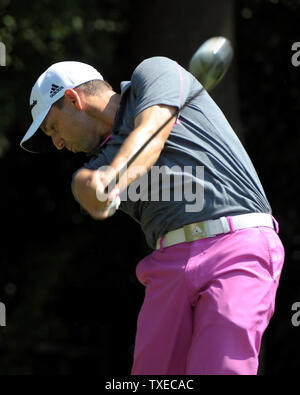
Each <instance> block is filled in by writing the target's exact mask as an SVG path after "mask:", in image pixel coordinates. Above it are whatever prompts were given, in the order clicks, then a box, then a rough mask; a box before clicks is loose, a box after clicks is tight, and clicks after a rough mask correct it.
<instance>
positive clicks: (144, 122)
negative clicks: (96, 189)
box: [110, 106, 175, 190]
mask: <svg viewBox="0 0 300 395" xmlns="http://www.w3.org/2000/svg"><path fill="white" fill-rule="evenodd" d="M173 113H174V109H173V108H171V107H167V106H154V107H151V108H149V109H147V110H145V111H144V112H143V113H142V114H140V115H139V116H138V117H137V118H136V123H135V125H136V127H135V129H134V130H133V131H132V132H131V133H130V135H129V136H128V137H127V139H126V140H125V142H124V143H123V145H122V147H121V148H120V151H119V152H118V154H117V155H116V156H115V158H114V160H113V161H112V163H111V164H110V167H111V169H112V173H114V174H115V176H116V175H117V174H118V173H119V172H120V171H121V170H123V168H124V166H125V165H126V164H127V163H128V161H129V160H130V159H131V158H132V156H133V155H134V154H135V153H136V152H137V151H138V150H139V149H140V148H141V147H142V146H143V145H144V144H145V143H146V142H147V141H148V140H149V139H150V138H151V136H153V135H154V134H155V132H156V131H157V130H158V129H159V128H160V127H161V126H162V125H163V124H164V123H165V122H167V120H170V117H171V115H172V114H173ZM174 121H175V118H172V119H171V120H170V121H169V122H168V123H167V124H166V125H165V127H164V128H163V129H162V130H161V131H160V132H159V133H158V135H156V136H155V137H154V138H153V139H152V140H151V141H150V142H149V143H148V144H146V146H145V147H144V149H143V150H142V151H141V152H140V153H139V155H138V156H137V157H136V158H135V160H134V161H133V162H132V163H131V164H130V167H128V168H127V169H126V170H125V173H124V174H122V177H121V179H120V182H119V184H118V185H117V186H118V187H119V188H120V190H123V189H125V188H126V187H128V186H129V185H130V184H131V183H132V182H133V181H135V180H136V179H137V178H138V177H140V176H141V175H142V174H145V173H146V172H147V171H149V170H150V168H151V167H152V166H153V165H154V164H155V162H156V161H157V159H158V158H159V156H160V154H161V151H162V149H163V147H164V145H165V142H166V140H167V138H168V135H169V134H170V132H171V130H172V127H173V124H174Z"/></svg>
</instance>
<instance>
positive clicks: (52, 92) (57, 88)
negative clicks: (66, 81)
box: [50, 84, 64, 97]
mask: <svg viewBox="0 0 300 395" xmlns="http://www.w3.org/2000/svg"><path fill="white" fill-rule="evenodd" d="M62 89H64V87H63V86H58V85H55V84H52V85H51V89H50V97H53V96H55V95H56V94H57V93H58V92H59V91H61V90H62Z"/></svg>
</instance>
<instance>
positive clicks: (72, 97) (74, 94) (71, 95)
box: [65, 89, 84, 110]
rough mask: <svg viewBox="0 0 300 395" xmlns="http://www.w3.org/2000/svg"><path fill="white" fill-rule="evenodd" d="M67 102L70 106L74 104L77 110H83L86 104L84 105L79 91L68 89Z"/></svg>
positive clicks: (66, 93) (66, 92)
mask: <svg viewBox="0 0 300 395" xmlns="http://www.w3.org/2000/svg"><path fill="white" fill-rule="evenodd" d="M65 100H66V101H67V102H68V103H69V104H72V105H73V106H75V107H76V108H77V110H82V109H83V106H84V103H83V100H82V97H81V96H80V94H79V93H78V91H76V90H75V89H67V90H66V91H65Z"/></svg>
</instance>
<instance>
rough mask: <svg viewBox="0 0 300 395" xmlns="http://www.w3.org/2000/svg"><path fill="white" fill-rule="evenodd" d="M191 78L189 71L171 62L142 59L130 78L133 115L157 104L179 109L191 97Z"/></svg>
mask: <svg viewBox="0 0 300 395" xmlns="http://www.w3.org/2000/svg"><path fill="white" fill-rule="evenodd" d="M193 79H194V77H193V76H192V75H191V74H190V73H189V72H187V71H186V70H185V69H183V68H182V67H181V66H180V65H179V64H178V63H177V62H175V61H173V60H171V59H168V58H165V57H153V58H149V59H146V60H144V61H143V62H142V63H140V64H139V66H138V67H137V68H136V69H135V70H134V72H133V74H132V78H131V87H132V90H133V93H134V96H135V100H136V107H135V116H137V115H138V114H139V113H140V112H141V111H143V110H145V109H146V108H148V107H151V106H154V105H159V104H164V105H169V106H174V107H177V108H180V107H181V106H182V105H183V104H184V103H185V102H186V101H187V99H188V98H189V96H190V91H191V86H192V84H193Z"/></svg>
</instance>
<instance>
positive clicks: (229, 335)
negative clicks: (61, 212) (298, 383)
mask: <svg viewBox="0 0 300 395" xmlns="http://www.w3.org/2000/svg"><path fill="white" fill-rule="evenodd" d="M222 40H223V41H222ZM229 55H230V48H229V46H228V40H226V39H222V38H213V39H211V40H209V42H206V43H205V44H204V45H203V46H202V47H200V49H199V51H198V52H197V53H196V54H195V57H194V58H193V59H192V62H191V67H190V70H191V71H193V69H194V70H195V69H196V70H199V67H200V66H199V65H202V66H203V67H204V66H205V67H204V69H205V73H204V74H205V76H206V77H209V78H207V79H206V81H207V82H203V85H204V87H205V86H207V87H210V89H212V87H214V86H215V85H216V83H217V82H218V81H219V80H220V79H221V78H222V76H223V75H224V72H225V71H226V68H227V67H228V64H229V62H230V59H229ZM197 62H199V64H198V67H197ZM205 63H206V64H205ZM194 74H197V72H195V71H194ZM30 105H31V111H32V116H33V123H32V125H31V127H30V128H29V130H28V132H27V133H26V135H25V136H24V138H23V140H22V141H21V146H22V147H23V148H24V149H26V150H28V151H31V152H41V151H42V150H44V149H45V147H47V145H48V146H50V144H51V140H52V142H53V145H54V146H55V147H56V148H57V149H62V148H64V147H65V148H67V149H69V150H71V151H73V152H86V153H90V154H92V155H93V157H92V159H91V160H90V161H89V162H88V163H86V164H84V166H83V167H82V168H81V169H79V170H78V171H77V172H76V173H75V174H74V176H73V180H72V190H73V193H74V196H75V198H76V199H77V201H78V202H79V203H80V205H81V206H82V207H83V208H84V209H85V210H86V211H87V212H88V213H89V214H90V215H91V216H92V217H93V218H95V219H105V218H107V217H108V216H110V215H112V214H113V213H114V212H115V211H116V210H117V209H118V207H119V204H120V201H121V204H120V209H121V210H123V211H125V212H126V213H128V214H129V215H130V216H132V217H133V218H134V219H135V220H137V221H138V222H139V223H140V225H141V227H142V230H143V231H144V233H145V237H146V240H147V242H148V244H149V246H150V247H152V248H153V250H154V251H153V252H152V253H151V254H150V255H148V256H146V257H145V258H144V259H143V260H142V261H140V262H139V263H138V265H137V268H136V274H137V277H138V279H139V281H140V282H141V283H142V284H143V285H145V287H146V292H145V299H144V302H143V305H142V307H141V311H140V313H139V316H138V322H137V333H136V341H135V351H134V363H133V367H132V374H146V375H150V374H159V375H163V374H166V375H182V374H184V375H187V374H193V375H201V374H218V375H220V374H222V375H223V374H240V375H241V374H257V369H258V355H259V350H260V344H261V338H262V335H263V333H264V331H265V329H266V327H267V325H268V323H269V321H270V319H271V316H272V314H273V312H274V304H275V295H276V290H277V287H278V283H279V278H280V274H281V269H282V265H283V260H284V249H283V246H282V243H281V241H280V239H279V237H278V234H277V233H278V225H277V222H276V220H275V219H274V218H273V217H272V212H271V207H270V205H269V202H268V200H267V198H266V196H265V193H264V190H263V187H262V185H261V183H260V181H259V178H258V176H257V174H256V171H255V169H254V167H253V165H252V163H251V160H250V159H249V157H248V155H247V153H246V151H245V149H244V148H243V146H242V144H241V142H240V141H239V139H238V137H237V136H236V134H235V133H234V131H233V130H232V128H231V126H230V125H229V123H228V122H227V120H226V118H225V116H224V114H223V113H222V112H221V110H220V109H219V108H218V106H217V105H216V103H215V102H214V101H213V100H212V98H211V97H210V95H209V94H208V92H207V90H206V89H204V88H203V87H202V85H201V84H200V83H199V81H198V80H197V79H196V78H195V77H194V76H193V75H192V74H191V73H190V72H188V71H187V70H185V69H184V68H182V67H181V66H180V65H179V64H178V63H176V62H175V61H173V60H170V59H168V58H165V57H153V58H150V59H146V60H144V61H143V62H142V63H141V64H139V65H138V66H137V68H136V69H135V70H134V72H133V74H132V77H131V80H130V81H128V82H123V83H121V93H120V94H118V93H116V92H115V91H113V89H112V88H111V87H110V86H109V84H107V83H106V82H104V81H103V78H102V76H101V75H100V74H99V73H98V71H96V70H95V69H94V68H93V67H91V66H89V65H86V64H83V63H79V62H60V63H56V64H54V65H52V66H51V67H50V68H49V69H47V70H46V71H45V72H44V73H43V74H42V75H41V76H40V77H39V79H38V80H37V82H36V84H35V85H34V87H33V89H32V93H31V97H30ZM154 167H159V168H160V169H161V168H164V169H167V173H168V174H169V175H171V176H173V178H172V177H171V181H170V186H169V188H170V190H171V192H174V191H176V188H178V185H177V184H176V181H175V178H176V176H178V174H181V175H182V176H183V177H182V178H181V180H183V181H181V184H180V187H181V188H182V189H183V190H184V189H185V188H187V186H188V185H190V186H191V185H192V186H193V188H194V189H196V190H197V188H198V187H199V188H201V190H202V191H203V193H204V195H203V201H202V204H201V208H199V209H198V210H187V209H186V207H187V203H191V202H190V201H188V200H189V199H186V198H185V197H186V195H184V194H183V195H182V196H183V197H182V199H181V200H179V199H175V198H173V199H172V197H171V198H170V199H169V200H167V199H162V197H161V195H159V196H160V197H159V198H158V199H151V196H153V195H151V188H152V189H153V185H152V183H151V182H150V183H149V182H148V183H147V184H144V185H147V187H148V188H149V189H147V192H148V194H146V195H147V196H146V197H148V199H147V198H145V196H144V195H143V198H142V197H141V198H140V199H130V196H129V195H130V194H127V195H126V196H127V198H126V199H125V198H124V199H123V198H122V196H124V192H125V191H128V189H129V188H130V187H131V186H133V185H135V183H139V182H140V180H141V178H142V177H144V176H145V175H147V172H148V173H150V171H151V170H152V169H153V168H154ZM140 168H142V169H144V171H142V172H140V173H139V172H138V171H136V172H134V171H132V169H140ZM175 168H176V171H175V170H174V169H175ZM187 168H189V169H191V170H190V173H189V174H187V173H188V172H187ZM199 168H202V169H203V177H199V175H198V174H200V173H197V170H198V169H199ZM130 171H131V172H130ZM141 173H142V174H141ZM201 174H202V173H201ZM185 176H186V177H185ZM124 180H126V182H124ZM138 185H141V184H138ZM155 187H156V188H157V185H156V186H155ZM164 187H165V186H164V185H163V180H160V181H158V190H159V192H162V191H163V189H164ZM107 191H108V193H106V192H107ZM141 196H142V195H141ZM149 196H150V198H149ZM120 198H121V199H120ZM195 199H196V197H195Z"/></svg>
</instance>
